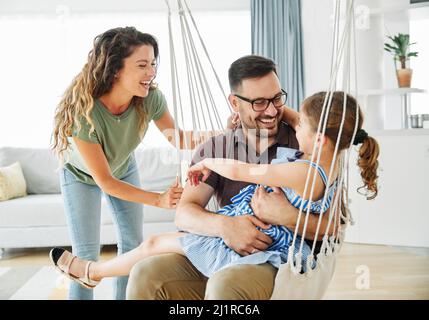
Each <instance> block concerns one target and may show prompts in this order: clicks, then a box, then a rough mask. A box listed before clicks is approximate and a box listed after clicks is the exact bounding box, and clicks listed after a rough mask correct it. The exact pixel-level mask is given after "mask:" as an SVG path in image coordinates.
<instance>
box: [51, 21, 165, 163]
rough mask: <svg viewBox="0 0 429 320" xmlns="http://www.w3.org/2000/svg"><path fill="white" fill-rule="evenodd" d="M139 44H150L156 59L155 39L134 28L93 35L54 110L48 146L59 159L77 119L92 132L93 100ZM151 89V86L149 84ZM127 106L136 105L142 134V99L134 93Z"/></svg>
mask: <svg viewBox="0 0 429 320" xmlns="http://www.w3.org/2000/svg"><path fill="white" fill-rule="evenodd" d="M140 45H150V46H152V47H153V50H154V55H155V59H158V55H159V51H158V43H157V41H156V39H155V38H154V37H153V36H152V35H150V34H147V33H142V32H140V31H138V30H136V29H135V28H134V27H125V28H115V29H111V30H108V31H106V32H104V33H102V34H101V35H98V36H97V37H95V39H94V47H93V49H92V50H91V51H90V52H89V54H88V61H87V63H86V64H85V65H84V67H83V69H82V71H81V72H80V73H79V74H78V75H77V76H76V77H75V78H74V79H73V81H72V83H71V84H70V86H69V87H68V88H67V90H66V91H65V92H64V94H63V96H62V98H61V101H60V103H59V104H58V106H57V108H56V110H55V123H54V130H53V134H52V149H53V150H54V152H55V153H56V154H57V155H58V156H59V157H60V159H63V153H64V151H66V150H67V149H68V148H69V146H70V143H69V141H68V139H67V138H68V137H70V136H71V135H72V132H73V130H76V131H79V130H80V129H81V120H83V119H85V120H86V121H87V122H88V124H89V125H90V133H92V132H93V131H94V123H93V121H92V119H91V111H92V108H93V106H94V99H96V98H99V97H101V96H102V95H104V94H106V93H108V92H109V91H110V90H111V89H112V86H113V82H114V80H115V75H116V73H117V72H118V71H119V70H120V69H122V68H123V61H124V59H125V58H127V57H128V56H130V55H131V54H132V53H133V51H134V50H135V49H136V47H138V46H140ZM154 88H155V86H152V87H151V89H154ZM131 105H134V106H138V107H137V108H136V111H137V114H138V117H139V133H140V135H143V134H144V132H145V131H146V127H147V122H146V121H145V120H146V112H145V111H144V108H143V98H141V97H137V96H134V97H133V99H132V101H131Z"/></svg>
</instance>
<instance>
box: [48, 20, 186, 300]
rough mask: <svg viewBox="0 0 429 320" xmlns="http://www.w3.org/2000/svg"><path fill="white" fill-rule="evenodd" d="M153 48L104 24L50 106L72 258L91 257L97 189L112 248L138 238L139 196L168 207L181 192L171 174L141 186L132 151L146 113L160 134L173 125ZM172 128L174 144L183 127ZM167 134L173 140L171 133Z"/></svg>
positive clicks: (75, 291)
mask: <svg viewBox="0 0 429 320" xmlns="http://www.w3.org/2000/svg"><path fill="white" fill-rule="evenodd" d="M158 54H159V53H158V44H157V41H156V40H155V38H154V37H153V36H151V35H149V34H146V33H141V32H139V31H137V30H136V29H135V28H133V27H126V28H115V29H111V30H108V31H106V32H104V33H103V34H101V35H99V36H97V37H96V38H95V40H94V47H93V49H92V50H91V51H90V52H89V55H88V61H87V63H86V64H85V66H84V67H83V69H82V71H81V72H80V73H79V74H78V75H77V76H76V78H75V79H74V80H73V82H72V83H71V85H70V86H69V87H68V89H67V90H66V91H65V93H64V96H63V97H62V99H61V101H60V103H59V105H58V107H57V110H56V113H55V127H54V132H53V149H54V150H55V152H56V153H57V154H58V155H59V156H60V158H61V159H62V160H63V163H64V166H63V168H62V169H61V173H60V180H61V193H62V194H63V198H64V204H65V212H66V217H67V224H68V228H69V234H70V238H71V242H72V248H73V253H74V254H75V255H77V256H78V257H80V258H83V259H90V260H97V259H98V257H99V251H100V215H101V214H100V206H101V204H100V203H101V194H102V193H104V194H105V196H106V199H107V202H108V204H109V207H110V209H111V212H112V214H113V220H114V223H115V225H116V228H117V235H118V236H117V238H118V254H122V253H125V252H127V251H129V250H131V249H133V248H135V247H137V246H138V245H139V244H140V243H141V242H142V240H143V239H142V238H143V237H142V222H143V216H142V213H143V207H142V204H148V205H152V206H157V207H162V208H175V207H176V204H177V203H178V201H179V199H180V197H181V194H182V188H181V187H180V186H179V185H178V183H177V181H176V183H175V184H174V185H173V186H171V187H170V188H169V189H168V190H167V191H166V192H163V193H154V192H148V191H144V190H142V189H141V188H140V185H139V174H138V170H137V166H136V161H135V159H134V155H133V151H134V150H135V148H136V147H137V146H138V145H139V143H140V142H141V140H142V138H143V136H144V134H145V132H146V130H147V127H148V123H149V122H150V121H151V120H154V122H155V124H156V126H157V127H158V129H159V130H160V131H161V132H164V133H165V134H167V133H168V132H171V130H173V129H174V121H173V118H172V116H171V115H170V113H169V111H168V109H167V104H166V100H165V98H164V96H163V94H162V93H161V91H160V90H159V89H157V88H156V87H155V86H154V83H153V81H154V79H155V76H156V70H157V60H158ZM187 134H188V135H187V136H189V137H190V139H191V141H192V137H191V134H190V133H189V132H188V133H187ZM179 136H180V146H181V147H182V146H184V145H185V143H184V141H183V140H184V136H185V132H183V131H182V130H180V135H179ZM169 140H170V142H171V143H172V144H173V145H175V140H174V138H172V139H171V136H169ZM187 145H189V146H190V147H193V146H194V145H193V143H191V142H190V143H188V144H187ZM127 280H128V278H127V277H122V278H117V279H116V281H115V288H114V289H115V290H114V294H115V297H116V299H124V298H125V289H126V284H127ZM69 298H70V299H92V298H93V292H92V290H88V289H84V288H82V287H80V286H79V285H77V284H76V283H72V284H71V287H70V291H69Z"/></svg>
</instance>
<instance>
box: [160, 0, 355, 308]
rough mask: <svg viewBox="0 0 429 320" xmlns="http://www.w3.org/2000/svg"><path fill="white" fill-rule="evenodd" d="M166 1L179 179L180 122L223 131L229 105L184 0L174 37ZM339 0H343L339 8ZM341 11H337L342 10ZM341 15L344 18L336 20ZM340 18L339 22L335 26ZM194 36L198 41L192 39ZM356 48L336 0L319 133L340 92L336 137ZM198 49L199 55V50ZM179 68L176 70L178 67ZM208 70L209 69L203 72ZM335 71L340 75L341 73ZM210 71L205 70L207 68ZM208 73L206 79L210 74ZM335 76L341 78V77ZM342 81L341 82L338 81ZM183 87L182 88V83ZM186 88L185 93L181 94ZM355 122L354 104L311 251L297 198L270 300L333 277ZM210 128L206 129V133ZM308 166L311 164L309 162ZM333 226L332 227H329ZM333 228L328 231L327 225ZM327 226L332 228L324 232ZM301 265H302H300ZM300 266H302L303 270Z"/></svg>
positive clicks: (319, 292) (314, 293)
mask: <svg viewBox="0 0 429 320" xmlns="http://www.w3.org/2000/svg"><path fill="white" fill-rule="evenodd" d="M165 1H166V4H167V6H168V28H169V36H170V62H171V79H172V93H173V107H174V119H175V126H176V130H175V136H176V139H175V141H176V143H177V150H178V151H177V160H178V163H180V164H181V165H180V166H179V169H178V173H177V175H178V176H179V178H180V179H181V181H182V184H184V177H186V170H187V168H188V166H189V159H188V160H184V159H181V153H180V151H179V141H180V139H179V131H178V128H179V124H180V127H182V128H183V129H185V128H187V127H189V123H190V124H191V128H192V131H193V132H194V134H198V133H199V132H203V133H204V134H206V135H207V137H210V133H212V134H215V133H218V132H221V131H223V130H224V128H223V126H222V120H221V119H222V117H221V115H220V114H221V112H224V114H226V115H228V114H231V112H232V110H231V107H230V106H229V103H228V99H227V97H226V94H225V91H224V90H223V88H222V84H221V82H220V80H219V77H218V75H217V73H216V70H215V68H214V66H213V63H212V61H211V59H210V56H209V54H208V51H207V48H206V46H205V44H204V42H203V39H202V37H201V35H200V32H199V30H198V28H197V25H196V23H195V20H194V18H193V16H192V13H191V11H190V9H189V6H188V4H187V3H186V0H177V8H178V19H179V22H178V24H179V25H180V28H178V30H180V32H179V33H180V36H177V37H174V34H173V18H172V14H171V12H172V11H171V6H170V4H169V1H168V0H165ZM340 2H341V3H342V4H345V7H343V8H342V7H341V5H340ZM342 10H343V11H345V13H343V14H341V11H342ZM340 16H343V19H340ZM340 22H341V25H342V27H341V26H340ZM194 38H196V39H197V40H198V41H197V42H195V41H194ZM175 39H177V40H179V39H181V44H180V45H181V47H182V49H183V51H184V61H181V62H179V63H178V61H177V56H176V45H177V44H175V43H174V40H175ZM352 49H353V52H355V51H356V46H355V27H354V1H353V0H347V1H340V0H336V2H335V10H334V32H333V46H332V56H331V74H330V81H329V86H328V89H327V90H326V91H327V93H326V96H325V100H324V104H323V110H322V116H321V118H320V121H319V124H318V128H317V132H318V133H321V134H324V133H325V131H326V124H327V120H328V115H329V110H330V106H331V101H332V97H333V93H334V91H343V92H344V99H343V100H344V104H343V118H342V123H341V125H340V130H339V134H338V137H341V133H342V129H343V124H344V119H345V115H346V105H347V93H349V92H350V82H351V81H350V74H351V66H352V63H351V62H352V61H351V60H352V59H351V52H352ZM200 52H202V55H201V54H200ZM355 59H356V55H354V63H353V67H354V74H355V75H356V61H355ZM180 68H181V69H180ZM205 70H209V71H207V72H206V71H205ZM340 70H341V76H342V77H340V74H339V73H340ZM209 72H211V74H210V75H209V74H208V73H209ZM210 77H211V78H210ZM339 79H342V80H341V81H340V80H339ZM340 82H341V83H340ZM181 84H183V87H186V90H184V89H183V87H182V88H181V86H180V85H181ZM210 84H216V85H217V87H216V88H215V89H213V88H212V87H211V86H210ZM355 86H356V87H355V93H354V95H355V96H357V85H356V79H355ZM216 89H217V90H218V91H219V92H220V93H221V95H223V97H224V99H225V103H224V104H222V105H220V106H219V105H218V104H216V103H215V99H214V96H213V94H212V92H213V90H216ZM185 91H187V94H185ZM185 103H186V105H188V106H190V107H191V111H190V114H185V113H184V111H183V105H184V104H185ZM358 121H359V113H358V109H357V108H356V123H355V129H354V133H353V136H352V139H351V141H350V142H351V143H350V148H349V149H346V150H343V151H341V152H340V153H339V154H338V157H339V163H340V170H339V175H338V178H337V179H338V180H337V181H338V188H337V192H336V194H335V197H334V199H333V201H332V204H331V208H330V210H329V211H328V212H329V213H327V214H329V219H328V224H327V226H326V228H325V230H321V221H322V218H323V213H321V214H320V215H319V220H318V225H317V229H316V233H315V236H314V239H315V240H313V245H312V250H311V254H310V255H308V256H307V257H303V254H302V252H303V245H304V238H305V234H306V230H307V222H308V217H309V215H310V214H311V212H309V209H308V210H306V212H303V204H304V201H302V205H301V208H300V210H299V214H298V218H297V223H296V228H295V230H294V237H293V241H292V245H291V247H292V250H289V255H288V261H287V263H285V264H282V265H281V267H280V268H279V271H278V273H277V276H276V279H275V284H274V290H273V293H272V296H271V299H275V300H279V299H281V300H291V299H322V298H323V296H324V294H325V292H326V290H327V288H328V285H329V283H330V281H331V279H332V276H333V273H334V270H335V263H336V259H337V255H338V253H339V251H340V248H341V246H342V244H343V241H344V236H345V229H346V227H347V225H348V224H349V223H351V224H353V221H352V218H351V215H350V211H349V209H348V194H347V190H348V182H349V179H348V163H349V159H350V154H351V147H352V145H353V143H352V142H353V141H354V138H355V135H356V131H357V124H358ZM207 133H209V134H207ZM339 140H340V139H339V138H338V140H337V142H336V145H335V152H334V156H333V157H334V158H333V161H332V165H331V167H330V170H329V174H328V181H327V184H326V185H330V184H331V182H332V180H331V179H332V175H333V171H334V164H335V161H336V160H337V159H336V156H337V151H338V146H339ZM317 150H318V151H317V152H316V145H314V147H313V152H312V158H311V162H315V163H316V164H317V165H319V161H320V156H321V148H319V149H317ZM309 168H310V167H309ZM316 178H317V170H314V173H313V174H311V171H310V169H309V170H308V173H307V178H306V183H305V188H304V194H303V198H304V199H306V200H308V201H309V204H308V206H307V207H308V208H310V207H311V201H312V198H313V192H314V186H315V182H316ZM327 198H328V188H326V191H325V194H324V197H323V202H322V207H324V205H325V202H326V200H327ZM208 208H209V209H211V210H212V211H215V210H216V205H215V202H214V201H213V199H212V200H211V201H210V203H209V206H208ZM302 219H304V220H303V221H304V223H303V229H302V232H301V235H302V237H301V239H299V238H297V235H298V226H300V224H301V220H302ZM331 226H332V228H331ZM331 229H333V231H332V230H331ZM329 230H331V232H329ZM322 234H323V238H322V244H321V247H320V250H319V252H316V251H315V249H316V244H317V239H318V238H320V237H319V235H322ZM304 263H305V264H306V268H303V264H304ZM303 270H305V271H303Z"/></svg>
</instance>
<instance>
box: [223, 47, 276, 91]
mask: <svg viewBox="0 0 429 320" xmlns="http://www.w3.org/2000/svg"><path fill="white" fill-rule="evenodd" d="M270 72H274V73H275V74H277V70H276V64H275V63H274V61H273V60H271V59H268V58H265V57H262V56H258V55H248V56H244V57H241V58H239V59H237V60H235V61H234V62H233V63H232V64H231V66H230V67H229V70H228V78H229V87H230V89H231V92H234V91H236V90H237V89H238V87H239V86H240V85H241V83H242V81H243V80H245V79H249V78H259V77H263V76H265V75H267V74H269V73H270Z"/></svg>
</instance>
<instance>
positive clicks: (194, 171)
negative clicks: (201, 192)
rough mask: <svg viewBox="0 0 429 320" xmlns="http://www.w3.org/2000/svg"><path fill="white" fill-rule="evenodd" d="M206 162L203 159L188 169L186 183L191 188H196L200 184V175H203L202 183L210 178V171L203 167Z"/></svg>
mask: <svg viewBox="0 0 429 320" xmlns="http://www.w3.org/2000/svg"><path fill="white" fill-rule="evenodd" d="M206 161H207V159H204V160H203V161H200V162H198V163H196V164H194V165H193V166H192V167H190V168H189V169H188V182H189V184H190V185H191V186H198V185H199V184H200V181H199V177H200V176H201V175H203V178H202V179H201V181H202V182H204V181H206V180H207V178H208V177H209V176H210V173H211V172H212V171H211V170H210V169H209V168H207V166H206V165H205V163H206Z"/></svg>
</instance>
